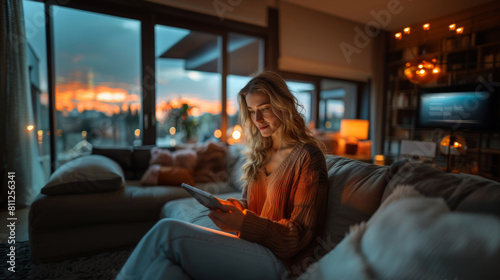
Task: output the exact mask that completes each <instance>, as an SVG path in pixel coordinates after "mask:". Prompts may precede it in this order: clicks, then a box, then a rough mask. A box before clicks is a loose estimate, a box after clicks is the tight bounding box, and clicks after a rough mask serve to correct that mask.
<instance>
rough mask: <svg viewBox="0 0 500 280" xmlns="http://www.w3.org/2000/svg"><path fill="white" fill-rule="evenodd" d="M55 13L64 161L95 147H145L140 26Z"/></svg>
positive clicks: (109, 18) (101, 16)
mask: <svg viewBox="0 0 500 280" xmlns="http://www.w3.org/2000/svg"><path fill="white" fill-rule="evenodd" d="M52 9H53V10H52V12H53V23H54V24H53V28H54V53H55V75H56V89H55V103H56V104H55V105H56V115H57V116H56V118H57V130H56V137H57V145H56V146H57V153H58V161H61V160H63V161H64V160H67V159H69V158H71V157H73V156H74V155H75V154H81V153H86V152H89V151H90V150H91V147H92V146H95V145H98V146H132V145H140V144H141V121H140V119H141V115H142V110H141V77H140V74H141V73H140V71H141V61H140V59H141V48H140V44H141V34H140V30H141V25H140V21H138V20H133V19H128V18H121V17H116V16H109V15H104V14H99V13H94V12H87V11H82V10H76V9H71V8H65V7H59V6H52Z"/></svg>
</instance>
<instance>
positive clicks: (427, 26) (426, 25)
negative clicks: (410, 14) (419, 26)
mask: <svg viewBox="0 0 500 280" xmlns="http://www.w3.org/2000/svg"><path fill="white" fill-rule="evenodd" d="M430 27H431V25H430V24H429V23H426V24H424V26H423V28H424V30H429V28H430Z"/></svg>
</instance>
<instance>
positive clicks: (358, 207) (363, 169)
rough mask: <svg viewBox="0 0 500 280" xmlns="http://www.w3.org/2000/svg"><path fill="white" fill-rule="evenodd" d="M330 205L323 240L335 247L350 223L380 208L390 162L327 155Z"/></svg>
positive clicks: (369, 215)
mask: <svg viewBox="0 0 500 280" xmlns="http://www.w3.org/2000/svg"><path fill="white" fill-rule="evenodd" d="M325 158H326V166H327V170H328V206H327V214H326V224H325V232H324V236H323V238H324V239H325V240H324V241H325V242H326V243H327V244H329V246H330V247H331V248H333V247H335V245H336V244H338V243H339V242H340V241H341V240H342V239H343V238H344V236H345V234H346V233H347V232H348V231H349V226H351V225H353V224H357V223H359V222H362V221H366V220H368V219H369V218H370V217H371V215H372V214H373V213H374V212H375V211H376V210H377V208H378V207H379V205H380V202H381V200H382V194H383V192H384V189H385V187H386V185H387V183H388V181H389V179H390V177H391V176H390V172H391V170H390V169H389V167H388V166H378V165H373V164H370V163H364V162H361V161H357V160H353V159H348V158H345V157H340V156H334V155H327V156H326V157H325Z"/></svg>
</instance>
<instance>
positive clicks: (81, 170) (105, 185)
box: [41, 155, 125, 195]
mask: <svg viewBox="0 0 500 280" xmlns="http://www.w3.org/2000/svg"><path fill="white" fill-rule="evenodd" d="M124 185H125V178H124V175H123V170H122V168H121V167H120V165H119V164H118V163H117V162H115V161H114V160H112V159H110V158H108V157H105V156H100V155H85V156H82V157H79V158H76V159H73V160H71V161H69V162H67V163H65V164H63V165H62V166H60V167H59V168H58V169H57V170H56V171H55V172H54V173H52V175H51V176H50V178H49V181H48V182H47V184H46V185H45V186H44V187H43V188H42V190H41V193H42V194H46V195H60V194H76V193H95V192H108V191H113V190H117V189H120V188H123V186H124Z"/></svg>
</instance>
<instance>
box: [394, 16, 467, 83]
mask: <svg viewBox="0 0 500 280" xmlns="http://www.w3.org/2000/svg"><path fill="white" fill-rule="evenodd" d="M422 28H423V31H424V42H425V41H426V37H427V32H428V31H429V29H430V24H429V23H426V24H424V25H423V26H422ZM449 29H450V31H451V32H453V33H454V32H456V33H457V34H462V33H463V27H459V28H456V24H454V23H453V24H451V25H449ZM410 30H411V29H410V27H406V28H405V29H404V30H403V32H404V34H405V36H406V35H410ZM394 37H395V38H396V40H401V39H402V38H403V34H402V33H401V32H398V33H396V34H395V35H394ZM414 57H415V58H413V59H412V60H410V61H408V62H406V63H405V67H404V74H405V77H406V78H407V79H408V80H409V81H410V82H412V83H414V84H425V83H430V82H432V81H434V80H435V79H436V78H437V77H439V75H440V73H441V68H440V67H439V64H438V61H437V59H436V58H435V57H429V56H428V57H426V56H425V49H423V51H422V55H418V56H417V55H414Z"/></svg>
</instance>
